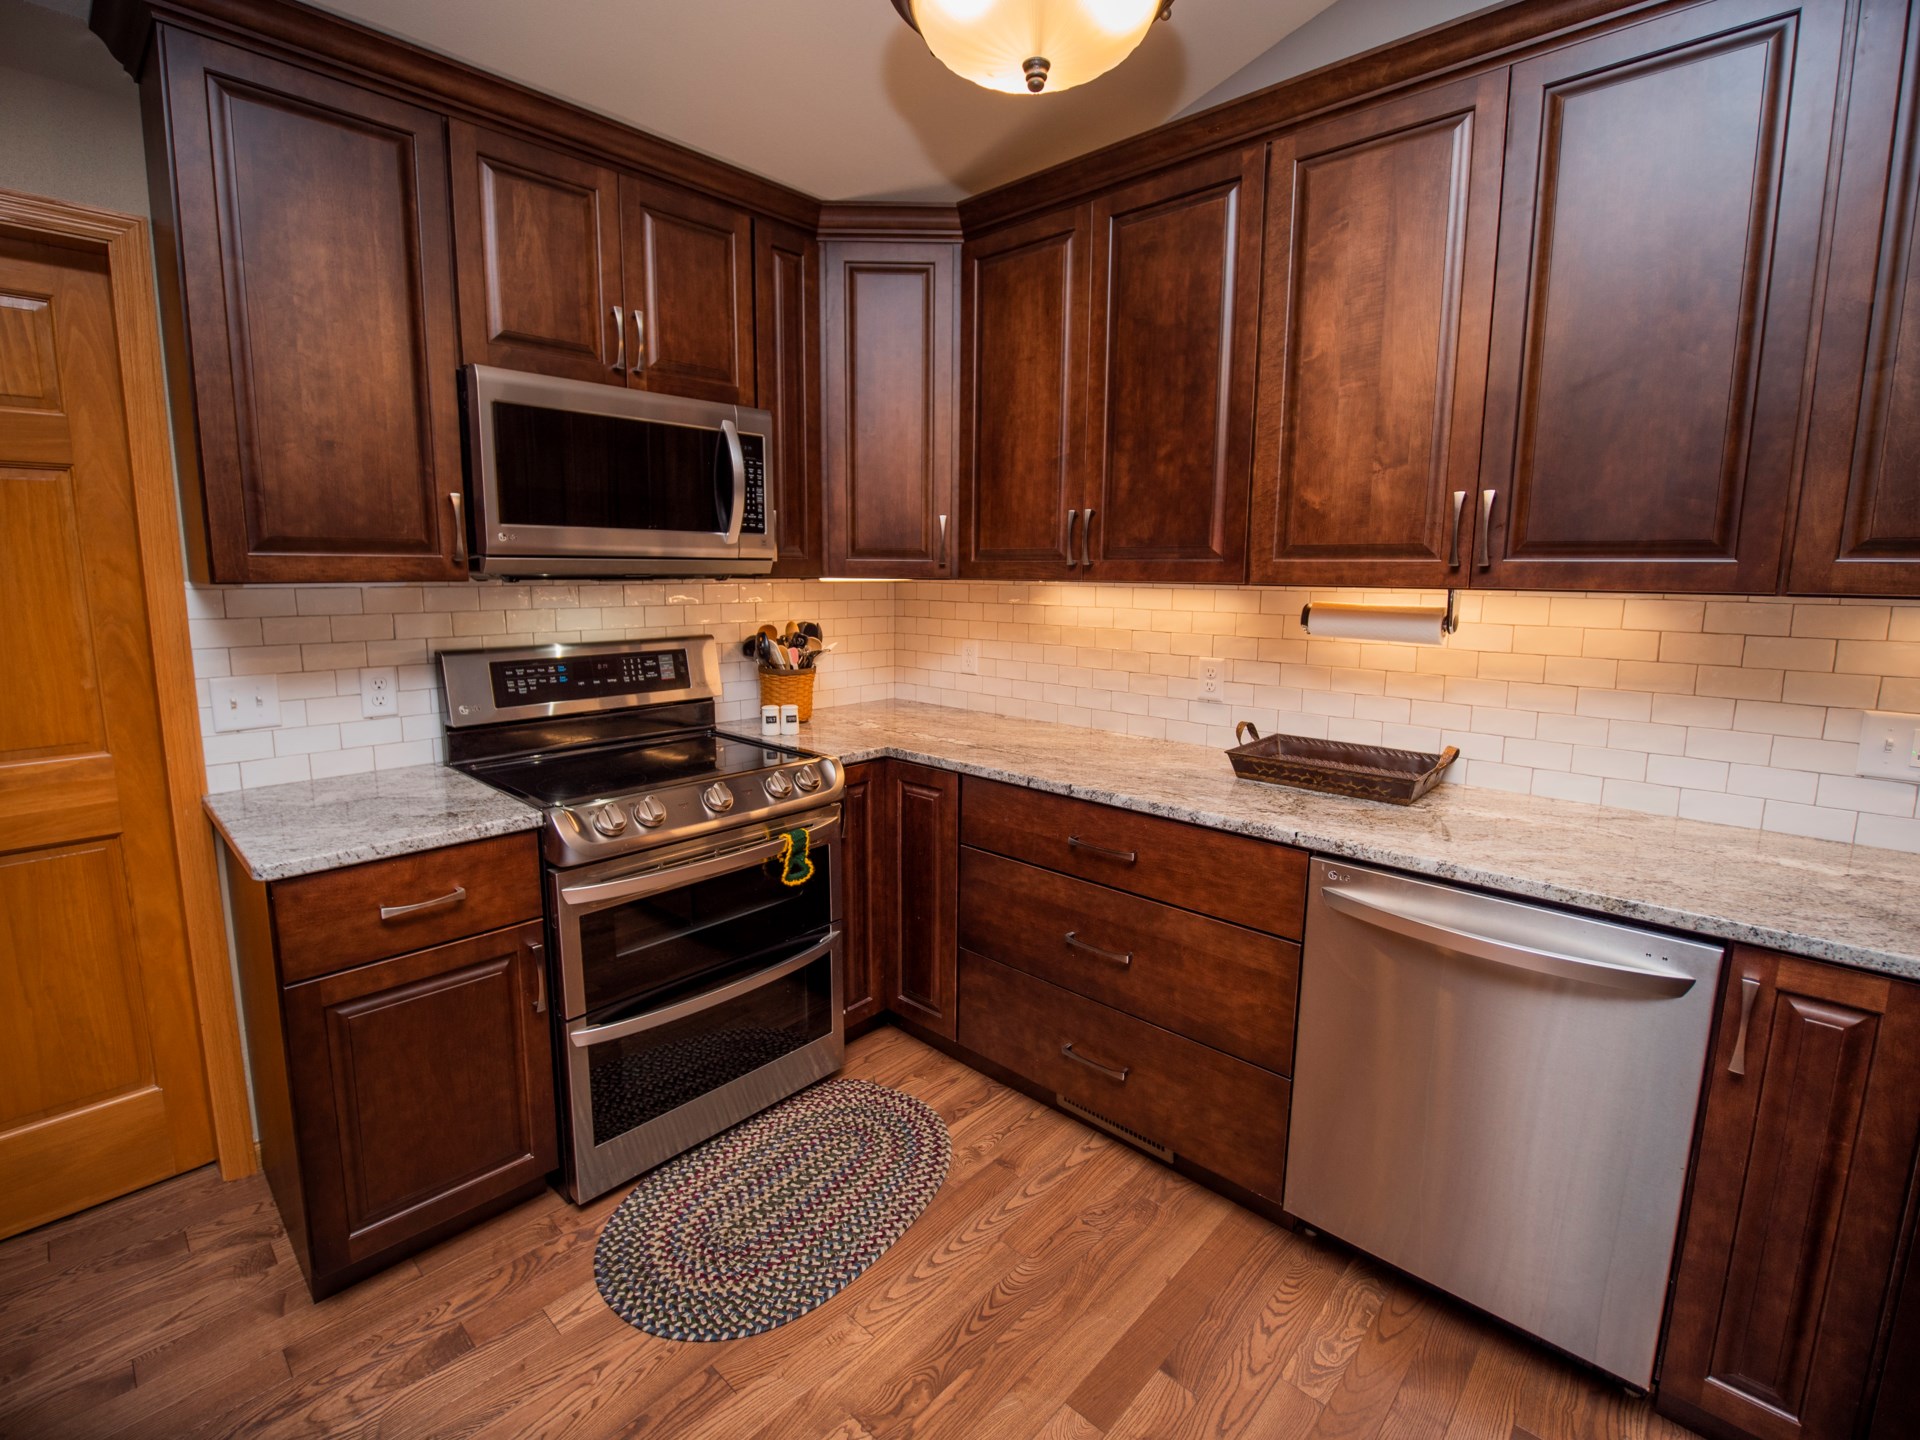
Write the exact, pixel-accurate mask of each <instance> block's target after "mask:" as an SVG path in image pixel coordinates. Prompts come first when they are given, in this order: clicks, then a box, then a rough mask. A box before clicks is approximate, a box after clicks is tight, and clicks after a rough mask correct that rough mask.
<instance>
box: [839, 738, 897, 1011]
mask: <svg viewBox="0 0 1920 1440" xmlns="http://www.w3.org/2000/svg"><path fill="white" fill-rule="evenodd" d="M887 764H888V762H887V761H885V760H877V761H874V762H873V763H871V764H867V765H849V766H848V767H847V786H846V793H845V794H843V795H842V796H841V797H840V862H839V864H840V877H841V879H840V884H841V887H842V893H841V904H842V912H841V920H840V929H841V932H842V935H841V941H840V968H841V978H840V985H841V1001H842V1006H843V1008H844V1010H845V1012H846V1023H847V1028H848V1029H852V1028H853V1027H854V1026H855V1025H861V1024H864V1023H866V1022H867V1021H869V1020H872V1019H874V1018H875V1017H876V1016H878V1015H879V1014H880V1013H881V1012H882V1011H883V1010H885V1009H886V1008H887V995H886V980H885V976H884V969H885V967H884V966H883V965H882V964H881V961H880V957H881V954H882V935H883V932H884V931H885V928H886V926H885V922H884V919H883V912H882V911H881V909H880V906H881V904H882V903H883V901H884V899H885V897H886V895H887V893H888V889H889V887H888V886H887V885H885V884H884V883H882V880H881V876H882V874H883V871H882V870H881V868H880V867H881V861H882V855H881V850H882V839H883V834H882V832H883V831H884V830H885V826H884V824H882V823H881V822H882V814H883V811H884V805H885V800H884V798H883V797H884V794H885V791H886V781H885V779H884V778H883V777H884V775H885V772H886V768H887Z"/></svg>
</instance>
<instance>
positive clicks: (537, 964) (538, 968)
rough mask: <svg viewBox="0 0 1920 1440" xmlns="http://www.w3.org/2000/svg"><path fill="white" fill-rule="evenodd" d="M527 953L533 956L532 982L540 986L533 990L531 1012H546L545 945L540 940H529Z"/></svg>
mask: <svg viewBox="0 0 1920 1440" xmlns="http://www.w3.org/2000/svg"><path fill="white" fill-rule="evenodd" d="M527 954H528V955H530V956H532V957H533V976H534V983H535V984H537V985H538V986H539V987H540V988H539V989H538V990H537V991H535V992H534V997H533V1013H534V1014H536V1015H544V1014H546V1013H547V947H546V945H545V944H543V943H542V942H541V941H538V940H529V941H528V942H527Z"/></svg>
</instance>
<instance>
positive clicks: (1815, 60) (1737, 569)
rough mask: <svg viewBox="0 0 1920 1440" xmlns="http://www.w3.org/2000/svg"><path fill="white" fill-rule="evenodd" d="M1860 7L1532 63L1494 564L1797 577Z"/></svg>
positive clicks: (1630, 583)
mask: <svg viewBox="0 0 1920 1440" xmlns="http://www.w3.org/2000/svg"><path fill="white" fill-rule="evenodd" d="M1842 8H1843V7H1840V6H1836V5H1809V6H1807V7H1806V8H1805V9H1803V10H1800V11H1798V12H1795V11H1792V10H1789V11H1786V12H1785V13H1782V12H1781V10H1780V9H1779V8H1778V7H1775V6H1768V5H1764V4H1760V3H1755V0H1711V3H1708V4H1703V5H1696V6H1692V7H1689V8H1687V9H1685V10H1682V11H1679V12H1677V13H1675V14H1673V15H1671V16H1668V17H1663V18H1660V19H1657V20H1651V21H1647V22H1644V23H1641V24H1637V25H1627V26H1623V27H1621V28H1620V29H1618V30H1615V31H1612V32H1609V33H1607V34H1605V35H1602V36H1599V37H1598V38H1596V39H1592V40H1588V41H1584V42H1582V43H1580V44H1576V45H1570V46H1567V47H1565V48H1564V49H1560V50H1555V51H1551V52H1549V53H1547V54H1545V55H1542V56H1539V57H1537V58H1535V59H1532V60H1527V61H1523V62H1522V63H1520V64H1518V65H1516V66H1515V67H1514V68H1513V72H1512V101H1511V109H1510V116H1509V121H1508V127H1507V163H1506V181H1505V184H1506V192H1505V195H1504V197H1503V201H1502V219H1501V236H1500V255H1499V261H1498V273H1497V282H1496V297H1495V312H1494V326H1493V342H1492V360H1491V379H1490V382H1489V402H1488V419H1487V440H1486V453H1485V460H1484V464H1483V467H1482V485H1483V487H1485V488H1488V489H1492V490H1494V491H1495V492H1496V493H1495V499H1494V504H1493V524H1492V534H1491V536H1490V542H1491V544H1490V552H1489V558H1490V561H1491V563H1490V565H1489V566H1487V567H1485V568H1484V569H1482V570H1480V571H1478V572H1477V574H1476V580H1484V581H1485V582H1486V583H1491V584H1495V585H1512V586H1558V587H1562V588H1565V587H1572V588H1615V589H1621V588H1630V589H1651V590H1708V591H1712V590H1724V591H1737V592H1746V593H1751V592H1758V591H1771V590H1772V589H1774V588H1775V585H1776V583H1777V579H1778V568H1779V560H1780V553H1781V531H1782V527H1783V523H1784V515H1785V509H1786V491H1787V483H1788V479H1789V476H1790V473H1791V469H1792V463H1793V445H1794V432H1795V428H1796V424H1797V420H1798V415H1799V408H1800V407H1799V397H1800V390H1801V384H1802V365H1803V361H1804V358H1805V353H1806V343H1807V332H1808V319H1809V316H1808V305H1809V297H1810V293H1811V284H1812V268H1813V260H1814V257H1815V253H1816V250H1817V247H1818V240H1819V229H1820V207H1821V194H1822V189H1823V186H1824V180H1825V169H1826V157H1827V139H1828V132H1829V130H1830V128H1831V123H1832V122H1831V115H1832V108H1833V103H1832V102H1833V93H1834V85H1835V74H1836V71H1837V68H1838V63H1839V55H1838V52H1839V35H1840V32H1841V29H1842V21H1843V18H1844V17H1843V15H1842V13H1841V12H1842Z"/></svg>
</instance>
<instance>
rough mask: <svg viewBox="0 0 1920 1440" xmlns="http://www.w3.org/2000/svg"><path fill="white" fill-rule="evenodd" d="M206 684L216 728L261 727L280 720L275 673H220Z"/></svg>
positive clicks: (278, 692) (278, 690)
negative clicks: (209, 692)
mask: <svg viewBox="0 0 1920 1440" xmlns="http://www.w3.org/2000/svg"><path fill="white" fill-rule="evenodd" d="M208 688H209V689H210V690H211V691H212V692H213V728H214V729H216V730H264V729H267V728H268V727H270V726H274V725H278V724H279V723H280V677H279V676H277V675H223V676H221V677H220V678H219V679H217V680H214V681H211V682H210V683H209V685H208Z"/></svg>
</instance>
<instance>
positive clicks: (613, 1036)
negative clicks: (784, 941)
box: [567, 930, 840, 1050]
mask: <svg viewBox="0 0 1920 1440" xmlns="http://www.w3.org/2000/svg"><path fill="white" fill-rule="evenodd" d="M839 943H840V932H839V931H838V930H829V931H828V932H827V933H826V935H825V937H824V938H822V939H821V941H820V942H819V943H818V944H817V945H809V946H808V947H807V948H806V949H805V950H802V951H801V952H800V953H799V954H798V955H790V956H788V957H787V958H786V959H785V960H781V961H779V962H777V963H776V964H773V965H769V966H768V967H767V968H766V969H765V970H756V971H754V972H753V974H751V975H744V976H742V977H741V978H740V979H738V980H733V981H729V982H728V983H727V984H725V985H719V986H716V987H714V988H713V989H711V990H703V991H701V992H700V993H699V994H698V995H690V996H688V997H687V998H686V999H685V1000H682V1001H680V1002H679V1003H678V1004H677V1005H669V1006H667V1007H666V1008H665V1009H662V1010H649V1011H647V1012H646V1013H645V1014H644V1015H635V1016H632V1017H631V1018H629V1019H626V1020H616V1021H614V1022H613V1023H612V1024H610V1025H589V1026H587V1027H586V1028H585V1029H583V1030H575V1031H574V1032H573V1033H572V1034H571V1035H569V1036H568V1037H567V1038H568V1039H569V1040H570V1041H571V1042H572V1043H573V1045H574V1046H575V1047H576V1048H578V1049H581V1050H585V1049H587V1048H588V1047H589V1046H593V1045H601V1044H605V1043H606V1042H607V1041H609V1040H624V1039H626V1038H627V1037H628V1036H630V1035H639V1034H643V1033H644V1032H646V1031H648V1030H658V1029H659V1028H660V1027H661V1026H662V1025H671V1024H673V1022H674V1021H676V1020H685V1019H687V1018H688V1017H689V1016H692V1015H698V1014H700V1013H701V1012H702V1011H703V1010H711V1009H713V1008H714V1007H715V1006H716V1005H724V1004H726V1003H727V1002H728V1001H729V1000H737V999H738V998H739V997H740V996H742V995H750V994H752V993H753V992H754V991H755V990H760V989H764V988H765V987H766V986H768V985H771V984H772V983H773V982H774V981H776V980H780V979H783V978H785V977H786V976H788V975H791V974H793V972H794V971H796V970H804V969H805V968H806V967H807V966H809V965H811V964H812V963H813V962H814V961H816V960H818V959H819V958H820V957H821V956H822V955H825V954H826V953H827V952H828V951H829V950H831V949H833V947H834V946H835V945H837V944H839Z"/></svg>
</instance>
